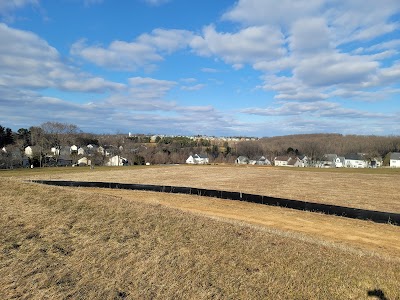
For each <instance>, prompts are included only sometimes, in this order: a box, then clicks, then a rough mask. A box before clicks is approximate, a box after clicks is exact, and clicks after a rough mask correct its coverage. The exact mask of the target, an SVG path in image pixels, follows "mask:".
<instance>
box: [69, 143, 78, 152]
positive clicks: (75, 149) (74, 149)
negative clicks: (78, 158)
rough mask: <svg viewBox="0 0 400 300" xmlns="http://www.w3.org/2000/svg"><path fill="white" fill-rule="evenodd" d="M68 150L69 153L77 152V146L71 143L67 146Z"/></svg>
mask: <svg viewBox="0 0 400 300" xmlns="http://www.w3.org/2000/svg"><path fill="white" fill-rule="evenodd" d="M69 152H70V153H74V152H75V153H77V152H78V146H76V145H72V146H71V147H70V148H69Z"/></svg>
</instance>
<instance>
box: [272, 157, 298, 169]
mask: <svg viewBox="0 0 400 300" xmlns="http://www.w3.org/2000/svg"><path fill="white" fill-rule="evenodd" d="M274 165H275V166H279V167H304V163H303V162H302V160H301V159H300V158H298V157H297V156H296V157H292V156H277V157H275V159H274Z"/></svg>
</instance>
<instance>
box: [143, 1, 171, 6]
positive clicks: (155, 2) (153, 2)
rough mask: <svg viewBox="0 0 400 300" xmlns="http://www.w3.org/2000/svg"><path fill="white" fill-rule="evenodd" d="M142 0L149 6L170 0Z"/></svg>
mask: <svg viewBox="0 0 400 300" xmlns="http://www.w3.org/2000/svg"><path fill="white" fill-rule="evenodd" d="M143 1H144V2H146V3H147V4H149V5H151V6H160V5H163V4H166V3H168V2H170V1H171V0H143Z"/></svg>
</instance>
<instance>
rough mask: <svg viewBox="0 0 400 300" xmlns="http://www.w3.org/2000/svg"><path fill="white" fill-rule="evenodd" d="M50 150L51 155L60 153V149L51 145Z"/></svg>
mask: <svg viewBox="0 0 400 300" xmlns="http://www.w3.org/2000/svg"><path fill="white" fill-rule="evenodd" d="M50 152H51V153H52V154H53V155H60V149H59V148H57V147H52V148H51V149H50Z"/></svg>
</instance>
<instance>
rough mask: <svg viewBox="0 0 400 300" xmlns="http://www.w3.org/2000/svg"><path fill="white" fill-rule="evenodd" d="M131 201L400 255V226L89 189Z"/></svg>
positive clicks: (180, 197) (209, 200)
mask: <svg viewBox="0 0 400 300" xmlns="http://www.w3.org/2000/svg"><path fill="white" fill-rule="evenodd" d="M81 189H82V191H86V192H89V193H94V194H98V193H103V194H107V195H112V196H115V197H121V198H123V199H126V200H127V201H141V202H147V203H151V204H160V205H164V206H167V207H171V208H175V209H180V210H183V211H189V212H192V213H198V214H202V215H206V216H209V217H213V218H223V219H228V220H234V221H240V222H244V223H248V224H252V225H256V226H261V227H263V228H265V229H267V230H271V229H272V230H277V231H278V232H280V234H286V235H298V236H299V237H300V238H305V239H312V240H315V241H317V242H318V243H327V244H330V245H331V246H334V247H341V248H343V249H346V250H349V251H360V253H362V252H364V251H367V252H371V251H372V252H373V253H376V254H377V255H380V256H384V257H390V258H396V259H400V227H399V226H393V225H388V224H377V223H372V222H368V221H361V220H353V219H346V218H341V217H336V216H329V215H323V214H319V213H312V212H302V211H295V210H292V209H285V208H279V207H271V206H263V205H259V204H253V203H246V202H238V201H230V200H221V199H214V198H206V197H198V196H189V195H177V194H161V193H153V192H139V191H126V190H109V189H85V188H81Z"/></svg>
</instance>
